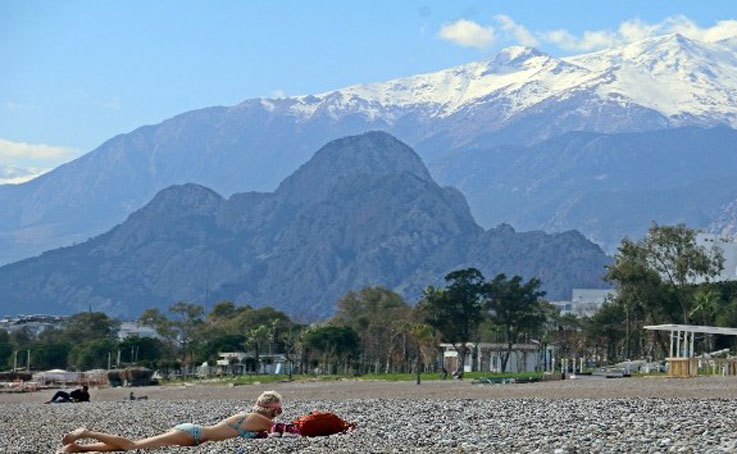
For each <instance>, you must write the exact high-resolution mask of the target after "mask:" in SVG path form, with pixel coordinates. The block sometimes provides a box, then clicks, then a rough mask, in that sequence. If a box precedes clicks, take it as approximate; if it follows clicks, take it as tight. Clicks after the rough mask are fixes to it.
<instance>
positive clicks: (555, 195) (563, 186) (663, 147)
mask: <svg viewBox="0 0 737 454" xmlns="http://www.w3.org/2000/svg"><path fill="white" fill-rule="evenodd" d="M471 169H472V170H471ZM435 172H436V175H437V177H438V178H439V179H440V180H443V181H455V182H457V183H456V184H457V186H458V188H459V189H460V190H461V191H462V192H463V193H464V194H466V195H467V197H468V198H469V203H470V204H471V206H474V207H477V208H476V211H475V213H474V214H475V215H476V216H477V218H478V219H479V220H480V222H481V223H482V224H487V225H488V224H492V225H493V224H497V223H500V222H509V223H511V224H512V225H514V226H516V227H518V228H521V229H532V228H543V229H545V230H548V231H559V230H568V229H572V228H574V227H575V228H576V229H578V230H580V231H581V233H583V234H584V235H586V236H587V237H588V238H590V239H592V240H594V241H596V242H598V243H600V244H603V245H604V246H605V249H608V250H613V249H614V248H615V247H616V246H617V244H619V242H620V240H621V239H622V238H623V237H625V236H628V235H629V236H636V235H641V234H644V233H645V231H646V230H647V228H648V227H649V225H650V223H651V222H652V221H657V222H659V223H665V224H669V223H677V222H686V223H687V224H688V225H691V226H706V225H708V224H709V222H710V220H711V219H714V218H716V217H717V216H719V215H720V213H722V212H723V209H722V208H721V207H722V206H724V205H725V204H727V203H729V202H730V201H732V200H734V199H735V198H737V180H735V178H734V175H735V174H737V131H735V130H734V129H729V128H715V129H710V130H705V129H700V128H681V129H672V130H664V131H652V132H644V133H632V134H615V135H606V134H595V133H570V134H566V135H564V136H561V137H557V138H554V139H550V140H547V141H545V142H541V143H539V144H536V145H534V146H532V147H513V146H503V147H497V148H493V149H491V150H483V151H482V150H474V151H470V152H465V153H459V154H456V155H454V156H453V157H452V158H448V159H446V160H444V161H443V162H440V163H438V164H437V165H436V167H435Z"/></svg>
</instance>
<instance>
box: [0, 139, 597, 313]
mask: <svg viewBox="0 0 737 454" xmlns="http://www.w3.org/2000/svg"><path fill="white" fill-rule="evenodd" d="M607 263H609V258H608V257H607V256H606V255H604V253H603V252H602V251H601V249H600V248H599V247H597V246H596V245H594V244H593V243H591V242H589V241H587V240H586V239H585V238H584V237H583V236H582V235H580V234H578V233H576V232H565V233H561V234H556V235H548V234H545V233H543V232H527V233H516V232H515V231H514V230H513V229H512V228H511V227H509V226H505V225H502V226H499V227H498V228H496V229H491V230H488V231H484V230H483V229H482V228H481V227H479V226H478V225H477V224H476V223H475V222H474V220H473V217H472V215H471V212H470V210H469V207H468V205H467V204H466V203H465V198H464V197H463V195H462V194H461V193H460V192H458V191H457V190H456V189H453V188H450V187H440V186H438V185H437V184H436V183H435V182H434V181H433V179H432V178H431V177H430V175H429V173H428V171H427V169H426V168H425V166H424V165H423V163H422V161H421V160H420V158H419V156H417V154H415V153H414V151H413V150H412V149H411V148H409V147H408V146H406V145H405V144H403V143H402V142H400V141H398V140H396V139H395V138H393V137H391V136H389V135H388V134H386V133H381V132H370V133H366V134H363V135H360V136H353V137H346V138H343V139H339V140H335V141H332V142H330V143H328V144H327V145H325V146H324V147H322V148H321V149H320V150H318V152H317V153H316V154H315V155H314V157H313V158H312V159H311V160H310V161H308V162H307V163H306V164H304V165H303V166H301V167H300V168H299V169H298V170H297V171H296V172H295V173H293V174H292V175H291V176H290V177H288V178H287V179H285V180H284V181H283V182H282V183H281V184H280V185H279V187H278V189H277V190H276V191H275V192H272V193H259V192H247V193H238V194H234V195H232V196H230V197H229V198H228V199H225V198H223V197H221V196H220V195H219V194H217V193H216V192H214V191H212V190H211V189H208V188H205V187H203V186H201V185H196V184H185V185H176V186H171V187H169V188H166V189H164V190H162V191H161V192H159V193H158V194H157V195H156V196H155V197H154V198H153V200H151V201H150V202H149V203H148V204H147V205H146V206H144V207H143V208H141V209H140V210H138V211H136V212H134V213H133V214H131V215H130V216H129V217H128V219H127V220H126V221H125V222H123V223H122V224H120V225H119V226H117V227H115V228H113V229H112V230H110V231H109V232H106V233H104V234H102V235H100V236H98V237H95V238H93V239H91V240H89V241H86V242H84V243H82V244H79V245H76V246H72V247H66V248H61V249H57V250H54V251H50V252H46V253H44V254H42V255H41V256H40V257H36V258H31V259H27V260H23V261H20V262H17V263H14V264H10V265H6V266H4V267H0V295H3V307H4V308H5V310H6V311H8V312H11V313H12V312H35V311H44V312H59V313H70V312H75V311H79V310H84V309H86V308H87V307H88V305H92V307H93V308H95V309H96V310H103V311H105V312H108V313H111V314H115V315H120V316H135V315H137V314H139V313H140V312H141V311H142V310H143V309H145V308H148V307H161V308H165V307H167V306H169V305H170V304H172V303H173V302H176V301H180V300H185V301H200V302H202V301H204V300H205V299H207V302H208V303H212V302H213V301H217V300H221V299H230V300H234V301H236V302H239V303H249V304H254V305H263V304H271V305H273V306H275V307H277V308H279V309H283V310H285V311H287V312H288V313H290V314H291V315H294V316H298V317H301V318H305V319H315V318H321V317H325V316H328V315H330V314H331V313H332V311H333V309H334V305H335V303H336V301H337V299H338V298H339V297H340V296H341V295H343V294H344V293H345V292H346V291H348V290H351V289H360V288H362V287H364V286H368V285H379V284H381V285H385V286H387V287H389V288H393V289H395V290H397V291H399V292H401V293H402V294H403V295H405V296H406V297H407V298H409V299H410V301H416V299H417V297H418V296H419V294H420V292H421V290H422V288H423V287H424V286H426V285H428V284H439V283H441V282H442V276H444V275H445V274H446V273H447V272H449V271H451V270H453V269H457V268H459V267H466V266H476V267H478V268H479V269H481V270H482V272H484V273H485V274H487V275H489V276H493V275H495V274H496V273H498V272H507V273H509V274H522V275H524V276H526V277H534V276H539V277H541V278H542V279H543V283H544V288H545V289H546V290H548V291H549V296H550V297H552V298H561V297H563V296H568V295H569V293H570V290H571V288H572V287H573V286H583V287H592V286H593V287H600V286H603V285H604V283H603V282H602V281H601V279H600V275H601V273H602V272H603V269H604V268H603V267H604V265H606V264H607Z"/></svg>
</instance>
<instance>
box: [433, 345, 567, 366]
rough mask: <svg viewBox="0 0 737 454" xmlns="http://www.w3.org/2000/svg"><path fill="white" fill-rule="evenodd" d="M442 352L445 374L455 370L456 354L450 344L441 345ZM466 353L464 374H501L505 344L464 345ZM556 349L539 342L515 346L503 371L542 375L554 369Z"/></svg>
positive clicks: (505, 350) (505, 351)
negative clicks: (539, 373) (541, 373)
mask: <svg viewBox="0 0 737 454" xmlns="http://www.w3.org/2000/svg"><path fill="white" fill-rule="evenodd" d="M440 348H442V349H443V367H445V370H447V371H448V372H453V371H454V370H456V366H457V365H458V351H457V350H456V348H455V346H453V344H440ZM466 348H467V353H466V358H465V361H464V364H463V370H464V372H501V371H502V359H503V356H504V355H506V354H507V348H508V345H507V344H502V343H489V342H478V343H475V342H468V343H466ZM554 364H555V347H554V346H552V345H546V346H542V345H541V344H539V343H530V344H514V345H512V351H511V352H510V353H509V359H508V360H507V368H506V371H505V372H536V371H538V372H543V371H550V370H553V365H554Z"/></svg>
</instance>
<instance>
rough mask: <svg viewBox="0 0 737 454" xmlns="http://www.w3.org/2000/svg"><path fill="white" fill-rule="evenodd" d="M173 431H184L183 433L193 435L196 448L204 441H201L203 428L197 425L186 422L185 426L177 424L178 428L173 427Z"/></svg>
mask: <svg viewBox="0 0 737 454" xmlns="http://www.w3.org/2000/svg"><path fill="white" fill-rule="evenodd" d="M173 429H174V430H179V431H182V432H186V433H188V434H190V435H192V438H194V444H195V446H197V445H199V444H200V443H202V441H201V440H200V435H201V431H202V426H199V425H197V424H192V423H188V422H185V423H184V424H177V425H176V426H174V427H173Z"/></svg>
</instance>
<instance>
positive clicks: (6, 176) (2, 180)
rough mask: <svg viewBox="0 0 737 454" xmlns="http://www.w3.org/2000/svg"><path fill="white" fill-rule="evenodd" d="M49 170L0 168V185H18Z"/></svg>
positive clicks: (14, 167) (13, 167)
mask: <svg viewBox="0 0 737 454" xmlns="http://www.w3.org/2000/svg"><path fill="white" fill-rule="evenodd" d="M49 170H51V169H50V168H38V167H16V166H7V167H2V166H0V184H20V183H25V182H26V181H30V180H32V179H34V178H36V177H37V176H40V175H43V174H44V173H46V172H48V171H49Z"/></svg>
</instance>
